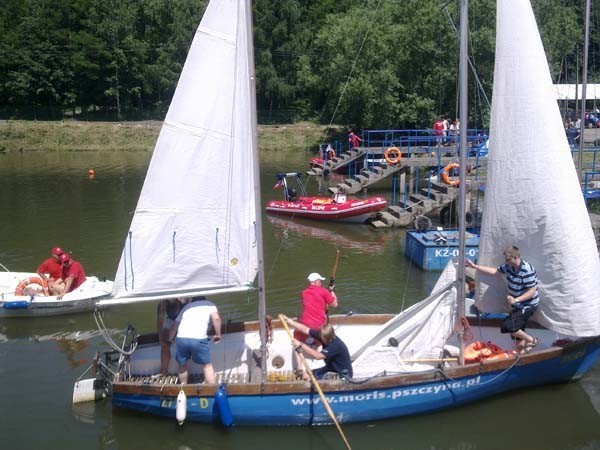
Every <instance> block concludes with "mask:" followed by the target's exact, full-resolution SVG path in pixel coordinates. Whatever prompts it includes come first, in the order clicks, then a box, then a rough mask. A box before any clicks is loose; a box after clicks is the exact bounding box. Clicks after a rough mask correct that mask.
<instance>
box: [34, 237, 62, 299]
mask: <svg viewBox="0 0 600 450" xmlns="http://www.w3.org/2000/svg"><path fill="white" fill-rule="evenodd" d="M62 254H63V251H62V249H61V248H60V247H54V248H53V249H52V253H51V257H50V258H48V259H46V260H44V261H42V263H41V264H40V265H39V267H38V268H37V270H36V272H37V274H38V275H39V276H40V277H42V278H45V279H47V280H48V289H49V290H50V293H52V294H56V292H55V290H56V288H55V285H56V286H60V285H63V280H62V278H61V277H62V264H61V262H60V255H62Z"/></svg>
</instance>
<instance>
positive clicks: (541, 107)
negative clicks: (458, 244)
mask: <svg viewBox="0 0 600 450" xmlns="http://www.w3.org/2000/svg"><path fill="white" fill-rule="evenodd" d="M489 146H490V149H489V156H488V163H487V166H488V175H487V185H486V192H485V203H484V217H483V221H482V229H481V236H480V244H479V257H478V258H479V259H478V263H479V264H483V265H487V266H498V265H500V264H501V263H502V262H504V259H503V256H502V250H503V249H504V248H505V247H507V246H508V245H516V246H517V247H518V248H519V249H520V252H521V256H522V258H523V259H525V260H526V261H528V262H530V263H531V264H532V265H533V266H534V267H535V269H536V271H537V274H538V278H539V281H540V286H539V288H540V307H539V308H538V311H537V312H536V315H535V316H534V318H535V320H536V321H538V322H539V323H541V324H542V325H544V326H546V327H548V328H550V329H552V330H554V331H556V332H558V333H563V334H566V335H570V336H593V335H598V334H600V260H599V258H598V251H597V248H596V243H595V240H594V236H593V232H592V228H591V224H590V219H589V215H588V212H587V210H586V206H585V202H584V199H583V196H582V192H581V187H580V185H579V182H578V178H577V173H576V170H575V167H574V164H573V158H572V156H571V153H570V151H569V146H568V143H567V139H566V137H565V132H564V127H563V124H562V119H561V115H560V112H559V109H558V105H557V102H556V96H555V92H554V87H553V84H552V80H551V77H550V71H549V68H548V63H547V60H546V55H545V53H544V49H543V46H542V42H541V39H540V35H539V32H538V29H537V25H536V22H535V18H534V15H533V11H532V8H531V5H530V3H529V1H528V0H498V2H497V23H496V65H495V71H494V92H493V100H492V115H491V125H490V140H489ZM490 278H492V277H489V276H488V277H485V276H481V274H480V273H478V279H479V281H480V282H483V283H485V284H484V285H483V286H481V285H480V286H479V287H478V290H477V305H478V307H479V308H480V309H482V310H483V311H488V312H497V311H502V310H507V306H508V305H507V304H506V300H505V299H506V288H505V285H504V283H500V284H499V285H498V286H496V288H489V289H488V288H487V287H488V285H489V284H491V283H492V281H491V280H490ZM495 278H496V279H497V280H500V281H503V280H502V277H495Z"/></svg>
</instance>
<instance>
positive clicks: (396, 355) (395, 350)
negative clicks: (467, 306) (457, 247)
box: [351, 263, 457, 377]
mask: <svg viewBox="0 0 600 450" xmlns="http://www.w3.org/2000/svg"><path fill="white" fill-rule="evenodd" d="M448 270H449V271H451V272H454V273H453V274H452V273H451V274H448V272H447V271H448ZM443 278H444V280H448V281H449V283H447V284H445V285H443V286H442V285H441V284H442V283H440V284H439V286H438V284H436V288H434V291H433V292H432V293H431V295H430V296H429V297H427V298H426V299H424V300H422V301H420V302H419V303H416V304H414V305H412V306H411V307H410V308H408V309H406V310H404V311H402V312H401V313H400V314H398V315H397V316H395V317H394V318H393V319H391V320H390V321H388V322H387V323H386V324H385V325H382V327H381V330H379V332H378V333H377V334H376V335H375V336H374V337H372V338H371V339H370V340H369V341H368V342H366V343H365V344H364V345H363V346H362V347H360V348H359V349H358V350H356V351H355V352H354V353H353V354H352V355H351V358H352V361H353V362H352V367H353V369H354V374H355V376H356V377H366V376H373V375H376V374H378V373H380V372H382V371H387V372H403V371H405V372H410V371H413V370H414V371H419V370H424V368H425V369H427V368H428V367H427V366H425V367H424V365H423V364H418V363H419V361H428V360H429V359H431V358H433V359H434V360H435V359H439V358H442V357H443V355H444V346H445V345H446V342H447V341H448V338H449V337H450V336H451V335H452V334H453V332H454V326H455V322H456V320H455V319H456V312H457V311H456V295H457V294H456V288H455V279H456V273H455V271H454V266H453V265H452V263H449V264H448V266H447V270H445V271H444V275H443ZM415 363H417V364H416V365H415ZM429 368H430V367H429Z"/></svg>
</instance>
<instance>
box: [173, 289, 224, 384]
mask: <svg viewBox="0 0 600 450" xmlns="http://www.w3.org/2000/svg"><path fill="white" fill-rule="evenodd" d="M209 320H212V324H213V327H214V329H215V336H214V338H213V340H214V342H215V344H218V343H219V342H221V317H220V316H219V312H218V311H217V307H216V306H215V305H214V303H212V302H209V301H208V300H206V297H196V298H193V299H192V302H191V303H188V304H187V305H185V307H184V308H183V309H182V310H181V311H180V312H179V314H178V316H177V318H176V319H175V323H174V324H173V327H172V328H171V334H170V340H171V341H173V338H174V337H175V335H177V338H176V339H175V346H176V348H177V353H176V356H175V359H176V360H177V362H178V363H179V382H180V383H182V384H187V381H188V361H189V360H190V359H191V360H192V361H194V362H195V363H196V364H202V365H203V369H202V370H203V372H204V381H205V382H206V383H210V384H214V383H216V377H215V370H214V368H213V366H212V363H211V358H210V340H209V338H208V323H209Z"/></svg>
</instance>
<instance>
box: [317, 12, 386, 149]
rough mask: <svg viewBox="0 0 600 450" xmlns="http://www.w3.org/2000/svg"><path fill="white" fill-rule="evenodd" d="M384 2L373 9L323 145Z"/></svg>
mask: <svg viewBox="0 0 600 450" xmlns="http://www.w3.org/2000/svg"><path fill="white" fill-rule="evenodd" d="M382 2H383V0H379V2H377V7H376V8H375V11H373V16H372V18H371V20H370V23H369V27H368V28H367V31H365V34H364V36H363V38H362V41H361V43H360V47H359V48H358V52H357V53H356V57H355V58H354V61H353V62H352V66H351V68H350V73H349V74H348V76H347V77H346V82H345V83H344V86H343V87H342V93H341V94H340V97H339V99H338V102H337V104H336V105H335V108H334V110H333V114H332V115H331V120H330V121H329V124H328V125H327V128H326V129H325V133H324V136H323V140H322V141H321V145H323V144H324V143H325V142H324V141H325V139H326V138H327V135H328V134H329V130H331V128H332V126H333V121H334V119H335V116H336V114H337V111H338V109H339V108H340V105H341V103H342V99H343V98H344V95H345V94H346V90H347V89H348V84H349V83H350V80H351V79H352V74H353V73H354V69H355V68H356V64H357V63H358V58H359V57H360V54H361V52H362V49H363V47H364V45H365V42H366V41H367V38H368V37H369V34H370V32H371V30H372V29H373V26H374V23H375V18H376V17H377V14H378V13H379V9H380V7H381V3H382Z"/></svg>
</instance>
